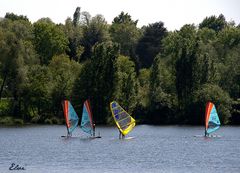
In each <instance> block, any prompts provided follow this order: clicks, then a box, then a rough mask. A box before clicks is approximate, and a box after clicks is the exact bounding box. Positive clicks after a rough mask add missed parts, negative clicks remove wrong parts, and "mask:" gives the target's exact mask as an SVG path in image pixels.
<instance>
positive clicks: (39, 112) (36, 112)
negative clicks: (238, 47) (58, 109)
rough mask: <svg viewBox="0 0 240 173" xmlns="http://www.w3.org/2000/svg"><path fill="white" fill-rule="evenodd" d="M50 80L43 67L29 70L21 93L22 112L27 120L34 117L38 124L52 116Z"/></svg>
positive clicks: (51, 86) (46, 68)
mask: <svg viewBox="0 0 240 173" xmlns="http://www.w3.org/2000/svg"><path fill="white" fill-rule="evenodd" d="M51 78H52V76H51V74H50V73H49V70H48V67H46V66H45V65H43V66H41V65H33V66H31V67H30V68H29V71H28V73H27V80H26V82H25V85H24V92H23V96H24V97H23V103H24V107H25V111H24V112H25V114H26V115H27V119H28V120H31V119H32V118H34V117H35V118H36V119H37V120H38V121H39V122H44V120H45V118H47V117H48V116H49V115H51V114H52V109H51V108H52V106H51V91H52V88H53V85H52V83H51Z"/></svg>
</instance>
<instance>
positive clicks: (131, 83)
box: [114, 56, 138, 113]
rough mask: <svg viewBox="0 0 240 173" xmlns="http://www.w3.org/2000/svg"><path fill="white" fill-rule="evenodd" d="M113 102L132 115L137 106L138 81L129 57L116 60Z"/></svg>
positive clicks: (120, 57)
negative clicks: (119, 104) (116, 102)
mask: <svg viewBox="0 0 240 173" xmlns="http://www.w3.org/2000/svg"><path fill="white" fill-rule="evenodd" d="M116 80H117V81H116V90H115V94H114V96H115V98H114V99H115V100H117V101H118V102H119V103H121V105H122V106H123V107H124V108H125V109H126V111H128V112H129V113H132V111H133V110H134V109H135V107H136V104H137V94H138V93H137V92H138V80H137V77H136V71H135V64H134V62H133V61H131V60H129V57H125V56H119V57H118V59H117V78H116Z"/></svg>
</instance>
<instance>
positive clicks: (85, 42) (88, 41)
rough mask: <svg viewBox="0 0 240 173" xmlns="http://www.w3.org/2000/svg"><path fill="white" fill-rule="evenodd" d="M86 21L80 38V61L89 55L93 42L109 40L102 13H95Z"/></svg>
mask: <svg viewBox="0 0 240 173" xmlns="http://www.w3.org/2000/svg"><path fill="white" fill-rule="evenodd" d="M86 23H87V24H86V25H84V26H83V38H82V40H81V45H82V46H83V47H84V52H83V54H82V56H81V61H84V60H86V59H89V58H90V57H91V55H92V48H93V46H94V45H95V44H97V43H102V42H105V41H108V40H110V36H109V33H108V25H107V22H106V21H105V19H104V17H103V16H102V15H96V16H95V17H93V18H90V21H87V22H86Z"/></svg>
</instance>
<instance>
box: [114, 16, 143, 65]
mask: <svg viewBox="0 0 240 173" xmlns="http://www.w3.org/2000/svg"><path fill="white" fill-rule="evenodd" d="M137 22H138V20H136V21H133V20H132V19H131V16H130V15H129V14H128V13H126V14H125V13H124V12H121V14H120V15H119V16H117V17H115V18H114V20H113V22H112V25H111V27H110V34H111V38H112V41H113V42H116V43H118V44H119V45H120V53H121V54H122V55H124V56H128V57H130V58H131V60H133V61H134V62H135V63H136V62H137V57H136V55H135V49H136V45H137V42H138V39H139V38H140V36H141V32H140V30H139V29H138V28H137ZM137 65H138V64H137Z"/></svg>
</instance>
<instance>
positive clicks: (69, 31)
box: [63, 18, 84, 62]
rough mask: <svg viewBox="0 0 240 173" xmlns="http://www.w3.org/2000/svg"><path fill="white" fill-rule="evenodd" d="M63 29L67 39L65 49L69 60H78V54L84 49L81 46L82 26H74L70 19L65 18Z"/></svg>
mask: <svg viewBox="0 0 240 173" xmlns="http://www.w3.org/2000/svg"><path fill="white" fill-rule="evenodd" d="M63 30H64V32H65V35H66V36H67V38H68V41H69V44H68V48H69V49H67V50H66V53H67V55H68V56H69V57H70V60H75V61H77V62H79V60H80V56H81V55H82V53H83V51H84V48H83V46H81V39H82V35H83V34H82V28H81V27H80V26H79V25H76V26H75V25H74V24H73V21H72V19H71V18H67V19H66V21H65V25H64V29H63Z"/></svg>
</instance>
